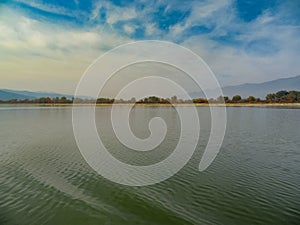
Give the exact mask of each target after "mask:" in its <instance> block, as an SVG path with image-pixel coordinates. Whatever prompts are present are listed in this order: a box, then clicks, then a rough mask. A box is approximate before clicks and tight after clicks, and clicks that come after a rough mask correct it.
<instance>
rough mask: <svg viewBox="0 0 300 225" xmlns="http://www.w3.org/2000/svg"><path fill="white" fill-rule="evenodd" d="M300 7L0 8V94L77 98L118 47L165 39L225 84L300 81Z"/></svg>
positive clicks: (58, 0) (243, 3)
mask: <svg viewBox="0 0 300 225" xmlns="http://www.w3.org/2000/svg"><path fill="white" fill-rule="evenodd" d="M299 37H300V1H299V0H260V1H252V0H204V1H202V0H172V1H170V0H139V1H128V0H113V1H106V0H98V1H97V0H96V1H92V0H47V1H46V0H31V1H29V0H28V1H27V0H11V1H6V0H2V1H0V58H1V60H0V84H1V85H0V89H1V88H10V89H22V90H34V91H56V92H62V93H73V92H74V89H75V87H76V85H77V82H78V81H79V79H80V77H81V76H82V74H83V72H84V71H85V69H86V68H87V67H88V66H89V65H90V63H91V62H92V61H93V60H94V59H95V58H97V57H98V56H100V55H101V54H103V53H104V52H106V51H107V50H110V49H112V48H114V47H116V46H118V45H120V44H125V43H128V42H132V41H136V40H148V39H151V40H153V39H155V40H165V41H171V42H175V43H177V44H181V45H183V46H185V47H188V48H190V49H191V50H192V51H194V52H195V53H197V54H198V55H200V56H201V57H202V58H203V59H204V60H205V61H206V62H207V64H208V65H209V66H210V67H211V69H212V71H213V72H214V73H215V74H216V76H217V78H218V80H219V82H220V83H221V85H223V86H224V85H234V84H240V83H245V82H262V81H267V80H272V79H277V78H281V77H291V76H295V75H299V74H300V63H299V62H300V61H299V53H300V38H299Z"/></svg>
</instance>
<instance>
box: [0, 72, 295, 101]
mask: <svg viewBox="0 0 300 225" xmlns="http://www.w3.org/2000/svg"><path fill="white" fill-rule="evenodd" d="M222 90H223V93H224V96H229V97H230V98H231V97H232V96H234V95H241V96H242V97H243V98H247V97H248V96H250V95H253V96H255V97H259V98H261V99H264V98H265V97H266V95H267V94H269V93H275V92H277V91H280V90H288V91H290V90H298V91H299V90H300V75H299V76H296V77H290V78H282V79H277V80H272V81H268V82H264V83H251V84H241V85H236V86H227V87H223V88H222ZM208 92H211V93H213V91H212V90H209V91H208ZM62 96H66V97H67V98H69V99H71V98H72V97H73V96H72V95H65V94H59V93H53V92H32V91H16V90H8V89H0V100H10V99H18V100H23V99H36V98H41V97H50V98H55V97H62ZM191 96H192V97H193V98H197V97H203V94H201V93H191ZM216 97H218V96H216ZM82 98H88V97H82Z"/></svg>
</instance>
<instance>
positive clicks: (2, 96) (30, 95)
mask: <svg viewBox="0 0 300 225" xmlns="http://www.w3.org/2000/svg"><path fill="white" fill-rule="evenodd" d="M63 96H65V97H67V98H69V99H71V98H72V97H73V96H72V95H66V94H60V93H53V92H33V91H17V90H9V89H0V100H2V101H6V100H11V99H17V100H24V99H29V100H33V99H37V98H42V97H50V98H56V97H59V98H60V97H63Z"/></svg>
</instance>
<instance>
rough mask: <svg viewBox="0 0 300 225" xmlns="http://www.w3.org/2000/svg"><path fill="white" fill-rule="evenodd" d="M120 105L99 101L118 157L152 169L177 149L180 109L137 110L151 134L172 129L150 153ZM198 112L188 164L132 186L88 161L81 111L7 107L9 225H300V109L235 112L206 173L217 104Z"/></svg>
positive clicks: (0, 145)
mask: <svg viewBox="0 0 300 225" xmlns="http://www.w3.org/2000/svg"><path fill="white" fill-rule="evenodd" d="M119 107H120V109H119V110H120V111H122V106H119ZM123 107H126V106H123ZM110 109H111V107H109V106H108V107H97V109H96V123H97V128H98V132H99V133H100V134H101V138H102V139H103V142H104V143H105V146H107V148H108V149H109V150H110V152H111V154H112V155H114V156H115V157H116V158H121V159H122V161H124V162H126V163H130V164H134V165H148V164H151V163H155V162H157V161H159V160H161V159H164V158H166V157H167V156H168V155H169V154H170V153H171V152H172V150H173V148H174V146H176V143H177V141H178V138H179V130H180V123H179V118H178V114H177V113H176V110H175V109H174V108H172V107H143V106H139V107H135V108H134V110H133V112H132V113H131V116H130V123H131V125H132V130H133V132H134V133H135V134H136V135H137V136H138V137H140V138H146V137H147V136H149V130H148V127H147V126H148V125H147V124H148V122H149V120H150V119H151V118H153V117H155V116H160V117H162V118H163V119H164V120H165V121H166V124H167V125H168V132H167V135H166V137H165V140H164V141H163V143H162V145H161V146H159V147H158V148H157V149H155V150H154V151H151V152H149V153H147V154H146V155H145V154H141V153H136V152H133V151H132V150H130V149H126V147H125V146H123V145H122V144H121V143H120V142H118V140H117V139H116V137H115V136H114V133H113V132H112V129H111V124H110ZM79 110H80V109H79ZM187 110H188V109H187ZM197 111H198V114H199V118H200V122H201V137H200V141H199V144H198V146H197V148H196V151H195V153H194V155H193V157H192V159H191V160H190V161H189V162H188V164H187V165H186V166H185V167H184V168H183V169H182V170H180V171H179V172H178V173H177V174H176V175H174V176H173V177H171V178H170V179H168V180H165V181H163V182H161V183H158V184H155V185H150V186H145V187H129V186H123V185H120V184H116V183H113V182H111V181H109V180H107V179H105V178H103V177H101V176H100V175H98V174H97V173H96V172H94V171H93V170H92V169H91V168H90V167H89V165H88V164H87V163H86V162H85V161H84V160H83V158H82V156H81V153H80V151H79V149H78V147H77V145H76V142H75V138H74V135H73V131H72V108H71V107H21V106H15V107H14V106H1V107H0V125H1V129H0V138H1V142H0V224H1V225H22V224H24V225H25V224H26V225H27V224H28V225H35V224H36V225H41V224H47V225H53V224H56V225H67V224H70V225H77V224H78V225H79V224H82V225H94V224H95V225H96V224H172V225H174V224H206V225H207V224H214V225H216V224H220V225H221V224H222V225H234V224H243V225H244V224H246V225H247V224H249V225H250V224H251V225H253V224H278V225H282V224H295V225H296V224H300V188H299V186H300V110H299V109H285V108H263V107H260V108H255V107H229V108H227V120H228V121H227V131H226V135H225V139H224V142H223V145H222V148H221V151H220V153H219V154H218V156H217V157H216V159H215V161H214V162H213V163H212V164H211V166H210V167H209V168H208V169H207V170H205V171H203V172H199V171H198V164H199V162H200V159H201V156H202V154H203V151H204V148H205V146H206V143H207V139H208V136H209V132H210V122H209V108H206V107H198V108H197Z"/></svg>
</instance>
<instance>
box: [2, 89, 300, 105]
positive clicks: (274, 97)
mask: <svg viewBox="0 0 300 225" xmlns="http://www.w3.org/2000/svg"><path fill="white" fill-rule="evenodd" d="M75 100H76V101H74V99H68V98H67V97H65V96H63V97H60V98H59V97H56V98H49V97H43V98H38V99H33V100H30V99H25V100H17V99H11V100H6V101H3V100H2V101H1V100H0V103H6V104H18V103H21V104H71V103H73V102H75V103H76V104H89V103H90V104H93V103H94V102H95V100H94V99H80V98H76V99H75ZM224 102H225V103H300V91H278V92H277V93H270V94H268V95H267V96H266V98H265V99H264V100H261V99H260V98H256V97H254V96H249V97H248V98H245V99H243V98H242V97H241V96H240V95H235V96H233V97H232V98H229V97H227V96H219V97H218V98H215V99H208V100H207V99H205V98H195V99H193V100H184V99H178V98H177V96H173V97H171V98H160V97H157V96H149V97H146V98H143V99H141V100H139V101H136V99H135V98H134V97H133V98H131V99H130V100H124V99H110V98H98V99H97V100H96V103H97V104H113V103H120V104H130V103H131V104H133V103H135V104H172V103H177V104H191V103H194V104H205V103H224Z"/></svg>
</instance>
